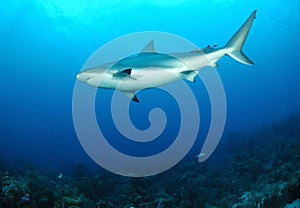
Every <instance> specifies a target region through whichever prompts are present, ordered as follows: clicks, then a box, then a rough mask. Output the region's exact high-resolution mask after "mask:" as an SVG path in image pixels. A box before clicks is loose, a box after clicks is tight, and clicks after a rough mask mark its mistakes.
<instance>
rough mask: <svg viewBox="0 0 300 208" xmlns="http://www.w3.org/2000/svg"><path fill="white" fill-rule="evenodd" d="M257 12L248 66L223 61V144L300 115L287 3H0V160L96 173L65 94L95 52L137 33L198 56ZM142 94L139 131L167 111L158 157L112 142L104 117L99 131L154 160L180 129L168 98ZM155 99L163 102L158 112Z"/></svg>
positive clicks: (295, 31) (199, 90)
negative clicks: (194, 50) (194, 48)
mask: <svg viewBox="0 0 300 208" xmlns="http://www.w3.org/2000/svg"><path fill="white" fill-rule="evenodd" d="M255 9H257V10H258V13H257V19H256V20H255V22H254V25H253V28H252V29H251V31H250V34H249V37H248V39H247V42H246V44H245V47H244V52H245V54H247V56H248V57H250V59H251V60H253V61H254V63H255V66H253V67H250V66H246V65H242V64H241V63H238V62H236V61H234V60H232V59H230V58H228V57H225V58H223V59H222V60H220V61H219V62H218V64H219V67H218V68H217V70H218V72H219V74H220V77H221V79H222V82H223V84H224V88H225V92H226V98H227V107H228V108H227V110H228V111H227V119H226V126H225V132H224V137H226V134H227V133H230V132H244V131H250V130H255V129H258V128H261V127H262V126H265V125H268V124H272V123H273V122H276V121H280V120H281V119H284V118H286V117H288V116H289V115H291V114H294V113H296V112H299V111H300V105H299V104H300V96H299V90H300V82H299V77H300V70H299V65H300V59H299V54H298V53H299V47H300V42H299V37H300V29H299V25H300V21H299V20H300V16H299V9H300V2H299V1H298V0H291V1H289V2H288V4H287V3H286V2H283V1H279V0H274V1H271V2H270V1H260V0H254V1H251V2H245V1H235V0H231V1H224V0H223V1H222V0H213V1H211V0H203V1H184V0H182V1H176V2H175V3H174V2H173V1H164V2H163V3H162V1H158V0H157V1H156V0H152V1H148V0H143V1H129V2H128V1H126V2H125V1H124V2H123V1H112V2H111V3H103V2H102V3H101V2H100V1H50V0H49V1H16V0H15V1H9V2H1V3H0V22H1V24H0V25H1V27H0V34H1V35H0V37H1V38H0V46H1V50H0V60H1V81H0V95H1V97H0V103H1V108H0V115H1V124H0V132H1V140H0V157H2V158H6V159H7V160H15V159H16V160H20V159H28V160H30V161H32V162H33V163H35V164H38V165H39V166H41V167H44V168H53V169H61V168H63V167H65V165H66V164H76V163H79V162H83V163H86V164H94V163H93V162H92V160H91V159H90V158H89V157H88V156H87V154H86V153H85V152H84V151H83V149H82V147H81V145H80V143H79V141H78V139H77V135H76V133H75V130H74V126H73V120H72V94H73V88H74V84H75V82H76V78H75V76H76V74H77V73H78V72H79V71H80V69H81V67H82V65H83V64H84V62H85V61H86V60H87V58H88V57H89V56H90V55H91V54H92V53H93V52H94V51H95V50H97V49H98V48H99V47H101V46H102V45H103V44H105V43H106V42H108V41H111V40H113V39H115V38H117V37H119V36H122V35H126V34H129V33H134V32H140V31H163V32H169V33H174V34H177V35H179V36H182V37H184V38H186V39H188V40H190V41H192V42H193V43H195V44H197V45H198V46H199V47H205V46H207V45H208V44H218V45H220V46H222V45H223V44H225V43H226V42H227V41H228V39H229V38H230V37H231V36H232V35H233V34H234V32H235V31H236V30H237V29H238V28H239V27H240V25H241V24H242V23H243V22H244V20H245V19H246V18H247V17H248V16H249V15H250V13H251V12H252V11H253V10H255ZM116 50H117V49H116ZM189 86H190V87H191V88H192V90H193V92H194V93H195V95H196V96H197V97H199V99H201V100H202V102H201V107H200V110H201V119H203V120H204V121H206V120H209V116H210V113H209V111H210V107H209V99H208V97H207V94H206V91H205V88H204V87H203V85H202V83H201V80H199V79H198V80H197V82H196V83H191V84H190V83H189ZM98 93H101V94H102V96H104V98H105V99H101V100H104V101H103V103H101V102H100V101H99V100H97V102H96V103H97V104H98V105H104V106H106V107H107V106H108V105H106V104H105V102H108V101H109V99H110V98H111V94H112V92H111V91H109V92H107V91H105V90H99V92H98ZM147 93H148V92H140V94H141V97H143V98H144V102H147V103H149V105H143V104H141V105H140V106H138V107H136V109H133V108H131V110H130V112H131V114H132V120H133V123H134V124H135V125H136V126H137V127H138V128H141V129H146V128H147V127H148V126H149V121H148V114H147V113H148V112H149V110H150V109H151V108H154V107H162V108H165V110H166V114H167V115H169V116H171V117H170V120H169V121H171V123H169V124H168V126H167V128H166V129H165V131H164V133H163V134H162V135H161V137H160V138H159V139H160V140H157V141H156V142H159V141H161V143H160V144H161V145H157V144H152V145H154V146H160V147H159V148H158V149H154V150H153V148H150V149H147V148H145V147H143V146H134V145H137V144H128V142H127V143H126V141H123V140H121V139H120V140H119V138H122V136H121V135H119V133H118V132H116V131H114V130H115V128H114V127H113V126H111V125H110V123H111V120H109V108H107V112H108V114H107V115H106V116H105V119H106V120H107V121H108V122H107V123H105V122H104V123H105V124H103V125H104V126H102V128H104V129H105V132H106V133H107V135H109V137H111V141H110V142H111V143H112V144H113V145H114V146H115V147H116V148H120V149H121V150H122V151H123V152H126V153H127V154H132V155H151V154H155V153H157V152H159V151H162V150H164V149H165V148H167V146H168V145H170V144H171V143H172V137H174V134H176V132H177V130H176V129H177V128H176V127H178V125H179V123H180V118H179V117H178V115H176V112H177V110H176V109H177V108H176V106H174V107H168V106H169V105H171V106H173V105H172V104H174V102H173V101H172V98H169V99H168V98H165V97H166V96H165V94H164V93H163V92H161V91H159V90H155V89H154V90H151V91H149V93H148V94H147ZM201 97H202V98H201ZM158 100H164V102H161V103H159V104H158V103H157V102H156V101H158ZM133 105H134V106H136V105H135V104H133ZM134 106H132V107H134ZM97 109H98V108H97ZM135 113H136V114H138V115H144V116H134V114H135ZM173 114H174V115H173ZM98 119H100V120H101V118H98ZM208 126H209V124H207V122H203V125H202V126H201V128H200V133H199V141H198V142H197V143H196V144H195V145H196V147H195V148H196V149H197V150H198V149H200V147H201V146H200V147H199V145H201V138H202V137H203V135H205V134H206V133H207V129H208ZM124 142H125V143H124ZM126 145H128V146H126ZM132 145H133V146H132ZM197 145H198V146H197ZM137 149H141V150H142V153H141V152H140V151H136V150H137Z"/></svg>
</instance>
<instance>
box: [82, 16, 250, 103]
mask: <svg viewBox="0 0 300 208" xmlns="http://www.w3.org/2000/svg"><path fill="white" fill-rule="evenodd" d="M255 16H256V11H253V12H252V14H251V15H250V16H249V18H248V19H247V20H246V21H245V23H244V24H243V25H242V26H241V28H240V29H239V30H238V31H237V32H236V33H235V34H234V35H233V37H232V38H231V39H230V40H229V41H228V43H227V44H226V45H225V46H224V47H219V48H216V46H213V47H211V46H208V47H206V48H204V49H202V50H195V51H191V52H187V53H172V54H162V53H157V52H156V51H155V49H154V41H150V42H149V43H148V44H147V45H146V46H145V48H144V49H143V50H142V51H141V52H140V53H139V54H135V55H132V56H129V57H126V58H124V59H122V60H119V61H116V62H112V63H107V64H104V65H102V66H100V67H97V68H93V69H89V70H85V71H82V72H80V73H79V74H78V75H77V79H78V80H80V81H82V82H86V83H87V84H89V85H92V86H95V87H99V88H108V89H116V90H121V91H122V92H123V93H124V94H125V95H127V96H128V97H129V98H131V99H132V100H134V101H136V102H139V101H138V99H137V97H136V96H135V92H136V91H137V90H143V89H148V88H153V87H158V86H162V85H166V84H169V83H172V82H175V81H178V80H180V79H187V80H189V81H194V80H195V76H196V75H197V74H198V72H199V70H200V69H202V68H204V67H205V66H213V67H215V66H217V63H216V62H217V61H218V60H220V59H221V58H222V57H223V56H225V55H228V56H230V57H232V58H233V59H235V60H237V61H239V62H241V63H244V64H248V65H253V62H252V61H251V60H250V59H249V58H248V57H247V56H245V55H244V54H243V52H242V48H243V45H244V43H245V41H246V38H247V36H248V33H249V31H250V28H251V26H252V23H253V20H254V19H255Z"/></svg>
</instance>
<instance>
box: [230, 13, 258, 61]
mask: <svg viewBox="0 0 300 208" xmlns="http://www.w3.org/2000/svg"><path fill="white" fill-rule="evenodd" d="M256 12H257V10H254V11H253V12H252V14H251V15H250V16H249V17H248V19H247V20H246V22H245V23H244V24H243V25H242V26H241V27H240V29H239V30H238V31H237V32H236V33H235V34H234V35H233V36H232V38H231V39H230V40H229V41H228V43H227V44H226V46H225V48H226V49H227V53H226V54H227V55H228V56H230V57H231V58H233V59H235V60H236V61H238V62H241V63H243V64H248V65H254V63H253V62H252V61H251V60H250V59H249V58H248V57H247V56H246V55H245V54H244V53H243V51H242V49H243V46H244V43H245V41H246V39H247V36H248V34H249V31H250V28H251V26H252V23H253V21H254V19H255V18H256Z"/></svg>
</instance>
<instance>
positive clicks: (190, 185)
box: [0, 115, 300, 208]
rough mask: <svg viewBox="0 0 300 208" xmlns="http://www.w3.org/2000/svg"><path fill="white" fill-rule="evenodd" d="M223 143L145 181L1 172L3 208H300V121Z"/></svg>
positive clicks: (80, 169)
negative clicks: (211, 154)
mask: <svg viewBox="0 0 300 208" xmlns="http://www.w3.org/2000/svg"><path fill="white" fill-rule="evenodd" d="M228 137H229V138H228V139H227V142H225V143H222V145H221V146H222V147H223V149H220V150H219V151H220V152H222V154H223V155H226V156H227V157H225V156H224V157H222V159H221V158H220V157H217V156H215V158H211V159H209V160H208V161H206V162H205V163H198V162H197V160H196V159H193V160H190V161H187V160H185V161H183V162H181V163H180V164H178V165H177V166H176V167H174V168H172V169H171V170H169V171H167V172H165V173H162V174H160V175H157V176H152V177H146V178H126V177H121V176H117V175H114V174H111V173H108V172H106V171H104V170H102V169H101V170H99V171H98V172H97V173H96V174H89V173H88V169H87V168H86V167H85V166H84V165H83V164H80V165H77V166H76V168H75V169H76V171H75V175H74V176H72V177H71V176H65V175H62V174H56V176H53V174H52V175H51V174H49V173H48V174H47V173H42V172H40V171H38V170H36V168H28V169H22V171H16V170H13V169H11V170H9V171H10V172H8V171H4V170H8V169H9V168H7V167H5V166H4V165H1V166H0V170H3V171H1V173H2V176H1V177H0V192H1V194H0V208H40V207H43V208H95V207H96V208H118V207H120V208H121V207H122V208H123V207H124V208H162V207H172V208H191V207H192V208H216V207H218V208H220V207H221V208H222V207H232V208H254V207H255V208H270V207H272V208H277V207H278V208H291V207H292V208H295V207H296V208H298V207H299V204H300V200H299V199H300V138H299V137H300V115H295V116H293V117H291V118H289V119H287V120H285V121H283V122H281V123H278V124H276V125H273V126H271V127H267V128H265V129H263V130H261V131H258V132H255V133H248V134H240V135H230V136H228ZM241 141H242V143H241ZM218 154H219V153H216V155H218ZM58 176H59V177H58Z"/></svg>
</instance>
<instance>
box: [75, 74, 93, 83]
mask: <svg viewBox="0 0 300 208" xmlns="http://www.w3.org/2000/svg"><path fill="white" fill-rule="evenodd" d="M89 78H90V77H89V76H87V74H86V73H79V74H77V75H76V79H77V80H79V81H81V82H86V81H87V80H88V79H89Z"/></svg>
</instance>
